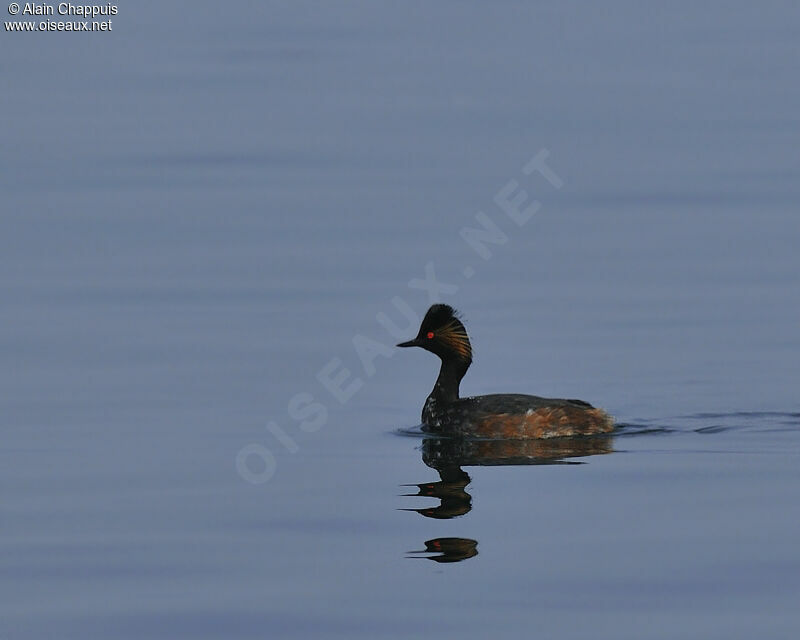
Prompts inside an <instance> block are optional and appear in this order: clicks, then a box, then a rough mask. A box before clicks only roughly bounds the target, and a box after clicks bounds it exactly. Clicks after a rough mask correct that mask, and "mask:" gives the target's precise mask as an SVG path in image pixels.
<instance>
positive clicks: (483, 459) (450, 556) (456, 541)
mask: <svg viewBox="0 0 800 640" xmlns="http://www.w3.org/2000/svg"><path fill="white" fill-rule="evenodd" d="M612 439H613V438H612V436H610V435H598V436H591V437H576V438H551V439H547V440H474V439H472V440H470V439H464V438H446V437H445V438H442V437H427V438H425V439H424V440H423V441H422V460H423V462H424V463H425V464H426V465H428V466H429V467H432V468H433V469H436V471H438V473H439V481H438V482H424V483H422V484H415V485H406V486H413V487H417V489H418V491H417V493H408V494H405V495H406V496H422V497H426V498H438V499H439V501H440V502H439V504H438V505H435V506H431V507H425V508H417V509H402V511H415V512H416V513H418V514H420V515H421V516H425V517H426V518H434V519H436V520H448V519H451V518H457V517H459V516H463V515H466V514H467V513H469V512H470V511H471V510H472V496H471V495H470V494H469V493H468V492H467V486H468V485H469V483H470V482H471V478H470V477H469V474H467V472H466V471H464V470H463V469H462V468H461V467H462V466H499V465H544V464H581V463H580V462H573V461H569V460H566V459H567V458H579V457H585V456H593V455H601V454H604V453H611V452H612V451H613V450H614V449H613V443H612ZM526 508H527V503H526ZM477 545H478V543H477V542H476V541H475V540H472V539H471V538H437V539H434V540H428V541H427V542H426V543H425V551H412V552H411V555H410V556H409V557H412V558H414V557H420V556H417V555H414V554H422V553H437V554H439V555H435V556H432V557H429V559H430V560H435V561H436V562H458V561H460V560H466V559H468V558H472V557H473V556H476V555H478V550H477Z"/></svg>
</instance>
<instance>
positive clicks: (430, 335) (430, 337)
mask: <svg viewBox="0 0 800 640" xmlns="http://www.w3.org/2000/svg"><path fill="white" fill-rule="evenodd" d="M428 340H433V331H428Z"/></svg>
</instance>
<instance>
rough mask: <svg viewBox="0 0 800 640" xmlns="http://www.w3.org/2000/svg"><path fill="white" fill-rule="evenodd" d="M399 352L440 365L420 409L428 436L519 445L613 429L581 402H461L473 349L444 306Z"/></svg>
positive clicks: (501, 397) (521, 398)
mask: <svg viewBox="0 0 800 640" xmlns="http://www.w3.org/2000/svg"><path fill="white" fill-rule="evenodd" d="M397 346H398V347H422V348H423V349H425V350H426V351H430V352H431V353H433V354H435V355H437V356H439V358H440V359H441V361H442V366H441V369H440V370H439V378H438V379H437V380H436V384H435V385H434V387H433V391H431V393H430V395H429V396H428V398H427V400H425V406H424V407H423V409H422V422H423V424H424V425H425V427H426V429H427V430H429V431H431V432H434V433H440V434H442V435H453V436H466V437H482V438H506V439H510V438H513V439H520V438H553V437H560V436H575V435H589V434H595V433H607V432H609V431H611V430H612V429H613V427H614V423H613V421H612V419H611V416H609V415H608V414H607V413H606V412H605V411H603V410H602V409H595V408H594V407H593V406H592V405H590V404H589V403H587V402H583V401H582V400H561V399H552V398H539V397H538V396H529V395H522V394H493V395H486V396H474V397H471V398H459V396H458V387H459V384H460V382H461V379H462V378H463V377H464V374H465V373H466V372H467V369H468V368H469V366H470V364H471V363H472V347H471V345H470V342H469V337H468V336H467V330H466V329H465V328H464V325H463V324H462V323H461V320H459V318H458V315H457V314H456V312H455V311H454V310H453V308H452V307H450V306H448V305H446V304H435V305H433V306H432V307H431V308H430V309H428V313H426V314H425V318H424V319H423V321H422V325H421V326H420V328H419V333H418V334H417V337H416V338H414V339H413V340H409V341H408V342H402V343H400V344H399V345H397Z"/></svg>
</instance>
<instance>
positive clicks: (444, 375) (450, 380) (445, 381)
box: [422, 358, 470, 424]
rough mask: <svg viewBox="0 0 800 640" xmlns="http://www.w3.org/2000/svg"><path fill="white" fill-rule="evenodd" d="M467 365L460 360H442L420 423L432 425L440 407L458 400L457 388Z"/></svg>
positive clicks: (467, 362)
mask: <svg viewBox="0 0 800 640" xmlns="http://www.w3.org/2000/svg"><path fill="white" fill-rule="evenodd" d="M469 365H470V362H469V361H465V360H461V359H450V358H448V359H443V360H442V366H441V368H440V369H439V377H438V378H436V384H434V385H433V391H431V393H430V395H429V396H428V398H427V399H426V400H425V406H424V407H423V408H422V421H423V422H424V423H426V424H432V423H433V422H434V421H435V420H436V418H437V414H438V412H439V411H440V410H441V409H442V407H444V406H445V405H448V404H450V403H451V402H455V401H456V400H458V387H459V385H460V383H461V378H463V377H464V374H465V373H466V372H467V369H469Z"/></svg>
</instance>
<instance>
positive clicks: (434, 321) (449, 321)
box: [397, 304, 472, 366]
mask: <svg viewBox="0 0 800 640" xmlns="http://www.w3.org/2000/svg"><path fill="white" fill-rule="evenodd" d="M397 346H398V347H422V348H423V349H425V350H426V351H430V352H431V353H435V354H436V355H437V356H439V357H440V358H441V359H442V360H443V361H450V360H459V361H461V362H463V363H464V364H466V365H467V366H469V365H470V363H471V362H472V345H470V343H469V337H468V336H467V330H466V329H465V328H464V325H463V324H462V323H461V320H460V319H459V315H458V312H457V311H456V310H455V309H453V307H451V306H450V305H446V304H435V305H433V306H432V307H431V308H430V309H428V313H426V314H425V317H424V318H423V320H422V324H421V325H420V327H419V333H417V337H416V338H414V339H413V340H409V341H408V342H401V343H400V344H398V345H397Z"/></svg>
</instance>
